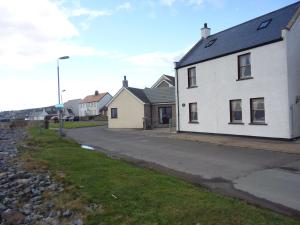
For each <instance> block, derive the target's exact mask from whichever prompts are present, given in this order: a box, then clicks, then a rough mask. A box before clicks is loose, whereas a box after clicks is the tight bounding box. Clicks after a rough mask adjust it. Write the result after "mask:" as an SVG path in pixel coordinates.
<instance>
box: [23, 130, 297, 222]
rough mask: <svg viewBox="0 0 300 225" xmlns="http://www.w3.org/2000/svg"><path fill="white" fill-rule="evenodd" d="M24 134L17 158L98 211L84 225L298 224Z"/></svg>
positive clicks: (52, 135)
mask: <svg viewBox="0 0 300 225" xmlns="http://www.w3.org/2000/svg"><path fill="white" fill-rule="evenodd" d="M29 131H30V134H31V138H30V139H29V140H27V143H26V145H27V146H29V147H28V150H25V151H23V157H24V158H27V159H31V160H33V161H34V162H38V163H43V164H46V165H47V167H48V168H49V169H50V170H51V171H52V172H53V174H57V173H63V174H64V175H63V179H62V178H61V179H62V180H63V181H64V182H65V183H66V184H69V185H70V186H72V187H74V188H72V190H73V192H74V196H75V197H74V198H77V199H80V201H82V202H93V203H96V204H101V206H102V210H101V211H99V212H98V213H94V214H93V215H89V216H87V217H86V221H85V224H88V225H96V224H107V225H111V224H114V225H117V224H124V225H125V224H127V225H131V224H138V225H141V224H144V225H154V224H157V225H158V224H159V225H167V224H168V225H169V224H170V225H177V224H184V225H196V224H199V225H296V224H297V225H299V224H300V221H299V220H295V219H292V218H289V217H286V216H283V215H280V214H277V213H275V212H272V211H270V210H267V209H261V208H256V207H254V206H252V205H248V204H247V203H245V202H243V201H240V200H236V199H232V198H228V197H223V196H220V195H217V194H214V193H211V192H209V191H207V190H206V189H204V188H199V187H196V186H194V185H192V184H189V183H187V182H185V181H182V180H180V179H178V178H176V177H172V176H168V175H164V174H162V173H160V172H157V171H152V170H147V169H142V168H138V167H135V166H133V165H130V164H128V163H126V162H123V161H119V160H114V159H111V158H108V157H106V156H105V155H103V154H101V153H97V152H94V151H87V150H84V149H81V148H80V146H79V145H78V144H76V143H74V142H73V141H70V140H66V139H61V138H59V137H58V135H57V134H56V132H54V131H51V130H43V131H42V133H40V132H39V131H38V129H34V128H32V129H30V130H29ZM30 146H31V147H30ZM30 149H32V150H30ZM77 204H79V203H77ZM79 205H80V204H79Z"/></svg>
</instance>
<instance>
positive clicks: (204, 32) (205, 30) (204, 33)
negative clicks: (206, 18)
mask: <svg viewBox="0 0 300 225" xmlns="http://www.w3.org/2000/svg"><path fill="white" fill-rule="evenodd" d="M209 35H210V28H208V27H207V23H205V24H204V27H203V28H201V36H202V38H203V39H206V38H207V37H208V36H209Z"/></svg>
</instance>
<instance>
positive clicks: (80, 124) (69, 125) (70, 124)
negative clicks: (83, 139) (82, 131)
mask: <svg viewBox="0 0 300 225" xmlns="http://www.w3.org/2000/svg"><path fill="white" fill-rule="evenodd" d="M106 124H107V121H65V122H64V128H66V129H72V128H81V127H96V126H104V125H106ZM50 128H59V123H50Z"/></svg>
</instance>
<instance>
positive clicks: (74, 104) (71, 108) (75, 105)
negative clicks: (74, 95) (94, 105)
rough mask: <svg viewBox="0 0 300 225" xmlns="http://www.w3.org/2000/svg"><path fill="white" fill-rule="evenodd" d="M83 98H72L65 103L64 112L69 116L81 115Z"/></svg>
mask: <svg viewBox="0 0 300 225" xmlns="http://www.w3.org/2000/svg"><path fill="white" fill-rule="evenodd" d="M80 102H81V99H72V100H69V101H67V102H65V103H64V113H65V115H67V116H79V104H80Z"/></svg>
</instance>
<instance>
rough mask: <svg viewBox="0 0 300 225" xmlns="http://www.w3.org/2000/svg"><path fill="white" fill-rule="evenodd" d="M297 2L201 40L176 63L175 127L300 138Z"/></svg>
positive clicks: (207, 33)
mask: <svg viewBox="0 0 300 225" xmlns="http://www.w3.org/2000/svg"><path fill="white" fill-rule="evenodd" d="M299 6H300V2H297V3H295V4H292V5H289V6H287V7H284V8H282V9H279V10H277V11H274V12H271V13H268V14H266V15H263V16H260V17H258V18H255V19H252V20H250V21H248V22H245V23H242V24H240V25H237V26H234V27H232V28H229V29H226V30H224V31H221V32H218V33H216V34H212V35H211V34H210V28H208V27H207V24H205V25H204V28H202V30H201V31H202V38H201V39H200V40H199V41H198V43H196V45H195V46H194V47H193V48H192V49H191V50H190V51H189V52H188V53H187V54H186V55H185V56H184V57H183V58H182V59H181V60H180V61H179V62H177V63H176V83H177V86H176V95H177V98H176V101H177V130H178V131H180V132H181V131H183V132H201V133H217V134H230V135H245V136H259V137H270V138H284V139H292V138H296V137H299V136H300V103H299V101H300V85H299V84H300V18H299V15H300V8H299Z"/></svg>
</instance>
